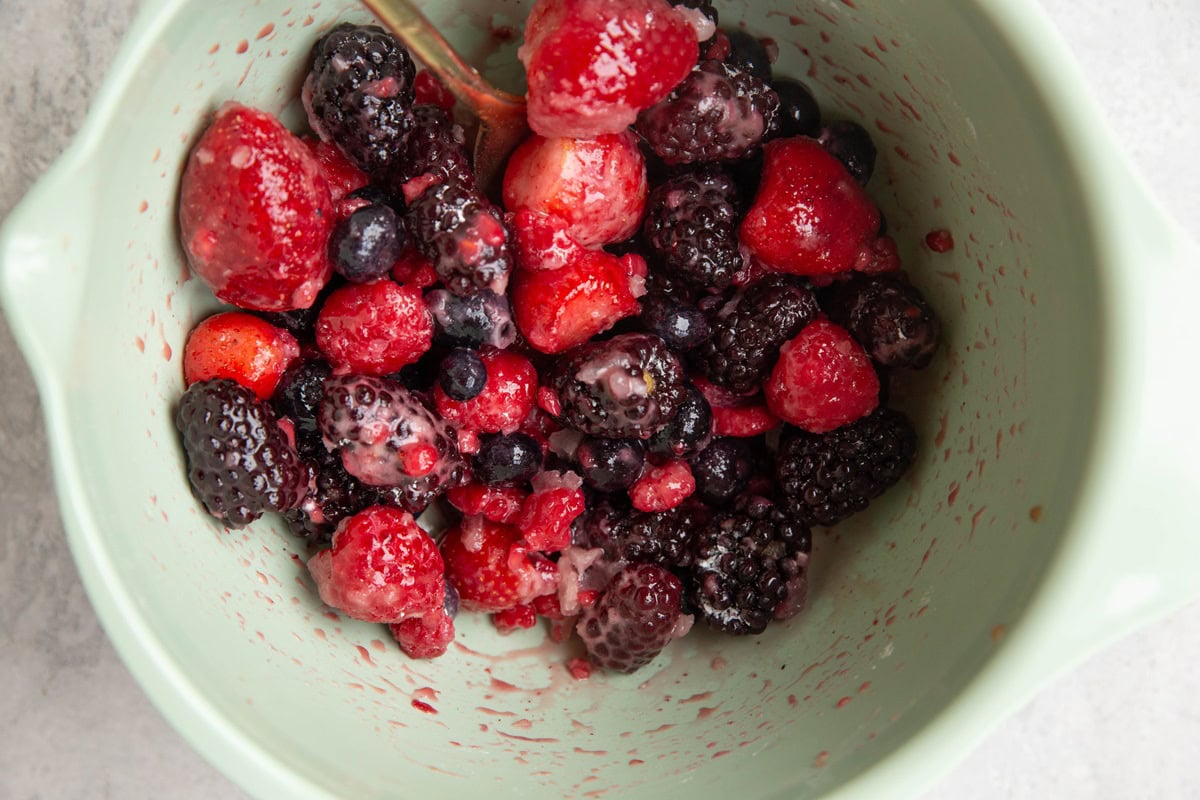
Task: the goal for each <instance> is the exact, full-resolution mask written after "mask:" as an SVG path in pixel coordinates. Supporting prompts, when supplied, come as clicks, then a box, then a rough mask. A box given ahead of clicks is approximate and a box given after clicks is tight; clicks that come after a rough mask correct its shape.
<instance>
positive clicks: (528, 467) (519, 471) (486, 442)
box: [472, 432, 542, 485]
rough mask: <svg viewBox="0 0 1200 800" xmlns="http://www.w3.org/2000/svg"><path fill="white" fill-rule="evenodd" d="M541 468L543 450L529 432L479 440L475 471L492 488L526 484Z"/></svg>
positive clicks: (477, 478) (479, 479) (476, 476)
mask: <svg viewBox="0 0 1200 800" xmlns="http://www.w3.org/2000/svg"><path fill="white" fill-rule="evenodd" d="M541 468H542V448H541V445H539V444H538V441H537V439H534V438H533V437H532V436H530V435H529V434H527V433H519V432H517V433H510V434H508V435H504V434H490V435H488V436H483V437H480V440H479V450H478V452H476V453H475V460H474V462H473V463H472V472H473V474H474V475H475V478H476V480H478V481H480V482H482V483H486V484H489V485H495V484H502V483H524V482H526V481H528V480H530V479H531V478H532V477H533V476H534V475H537V474H538V472H539V471H541Z"/></svg>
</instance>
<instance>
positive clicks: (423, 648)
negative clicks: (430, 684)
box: [388, 609, 454, 658]
mask: <svg viewBox="0 0 1200 800" xmlns="http://www.w3.org/2000/svg"><path fill="white" fill-rule="evenodd" d="M388 627H389V628H390V629H391V631H392V637H393V638H394V639H395V640H396V641H397V642H398V643H399V644H400V649H401V650H403V651H404V652H405V653H406V654H407V655H408V657H409V658H437V657H438V656H440V655H444V654H445V652H446V649H447V648H448V647H449V646H450V643H451V642H452V641H454V620H453V619H452V618H451V617H450V615H449V614H447V613H446V612H445V611H443V610H442V609H437V610H435V611H431V612H429V613H428V614H425V615H424V616H421V617H415V618H412V619H406V620H404V621H403V622H393V623H392V624H391V625H389V626H388Z"/></svg>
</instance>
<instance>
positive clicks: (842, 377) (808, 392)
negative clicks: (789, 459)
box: [763, 320, 879, 433]
mask: <svg viewBox="0 0 1200 800" xmlns="http://www.w3.org/2000/svg"><path fill="white" fill-rule="evenodd" d="M763 393H764V394H765V396H766V398H767V406H768V407H769V408H770V409H771V411H772V413H774V414H775V415H776V416H778V417H779V418H780V419H782V420H783V421H784V422H789V423H791V424H792V425H795V426H796V427H798V428H803V429H804V430H806V431H809V432H810V433H825V432H827V431H831V430H833V429H834V428H840V427H841V426H843V425H847V424H849V423H851V422H854V421H855V420H857V419H860V418H862V417H865V416H866V415H867V414H870V413H871V412H872V411H874V410H875V407H876V406H877V405H879V376H878V375H877V374H876V373H875V367H874V365H873V364H872V362H871V357H870V356H868V355H867V352H866V351H865V350H863V347H862V345H860V344H859V343H858V342H856V341H855V340H854V337H852V336H851V335H850V334H849V332H847V331H846V329H845V328H843V327H841V326H840V325H835V324H833V323H832V322H827V321H825V320H817V321H816V322H811V323H809V324H808V326H807V327H806V328H805V329H804V330H802V331H801V332H800V333H799V335H797V336H796V337H795V338H794V339H792V340H790V341H789V342H788V343H787V344H785V345H784V346H783V348H782V349H781V350H780V351H779V361H778V362H777V363H776V364H775V369H774V370H773V371H772V372H771V377H770V378H769V379H768V380H767V383H766V385H765V386H764V387H763Z"/></svg>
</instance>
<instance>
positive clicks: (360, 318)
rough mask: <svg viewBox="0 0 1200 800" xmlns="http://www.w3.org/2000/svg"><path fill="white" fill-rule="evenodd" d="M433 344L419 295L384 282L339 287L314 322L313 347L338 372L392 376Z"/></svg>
mask: <svg viewBox="0 0 1200 800" xmlns="http://www.w3.org/2000/svg"><path fill="white" fill-rule="evenodd" d="M432 340H433V320H432V319H431V317H430V315H429V310H428V309H426V308H425V300H424V298H423V297H422V296H421V290H420V289H417V288H416V287H411V286H400V285H399V284H397V283H395V282H394V281H392V280H391V279H389V278H381V279H379V280H375V281H372V282H371V283H363V284H350V285H348V286H343V287H342V288H340V289H338V290H337V291H335V292H334V293H333V294H331V295H330V296H329V298H328V299H327V300H326V301H325V304H324V305H323V306H322V307H321V313H320V316H318V317H317V346H318V347H319V348H321V352H322V353H324V354H325V356H326V358H328V359H329V362H330V363H331V364H333V366H334V369H335V370H336V371H338V372H343V373H344V372H356V373H362V374H366V375H386V374H388V373H391V372H395V371H396V370H398V369H400V368H401V367H403V366H404V365H405V364H412V363H413V362H415V361H416V360H417V359H418V358H420V357H421V355H422V354H424V353H425V351H426V350H428V349H429V346H430V343H431V342H432Z"/></svg>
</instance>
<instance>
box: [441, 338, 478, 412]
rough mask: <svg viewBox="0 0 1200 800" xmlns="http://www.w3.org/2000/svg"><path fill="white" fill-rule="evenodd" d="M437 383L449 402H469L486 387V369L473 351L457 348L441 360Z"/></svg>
mask: <svg viewBox="0 0 1200 800" xmlns="http://www.w3.org/2000/svg"><path fill="white" fill-rule="evenodd" d="M438 383H440V384H441V386H442V391H443V392H445V393H446V395H447V396H448V397H449V398H450V399H451V400H459V401H463V400H470V399H471V398H472V397H478V396H479V393H480V392H482V391H483V387H484V386H486V385H487V367H485V366H484V364H483V359H482V358H480V357H479V354H478V353H476V352H475V351H474V350H467V349H466V348H463V347H458V348H455V349H454V350H451V351H450V353H449V354H448V355H447V356H446V357H445V358H443V359H442V364H441V372H440V374H439V375H438Z"/></svg>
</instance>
